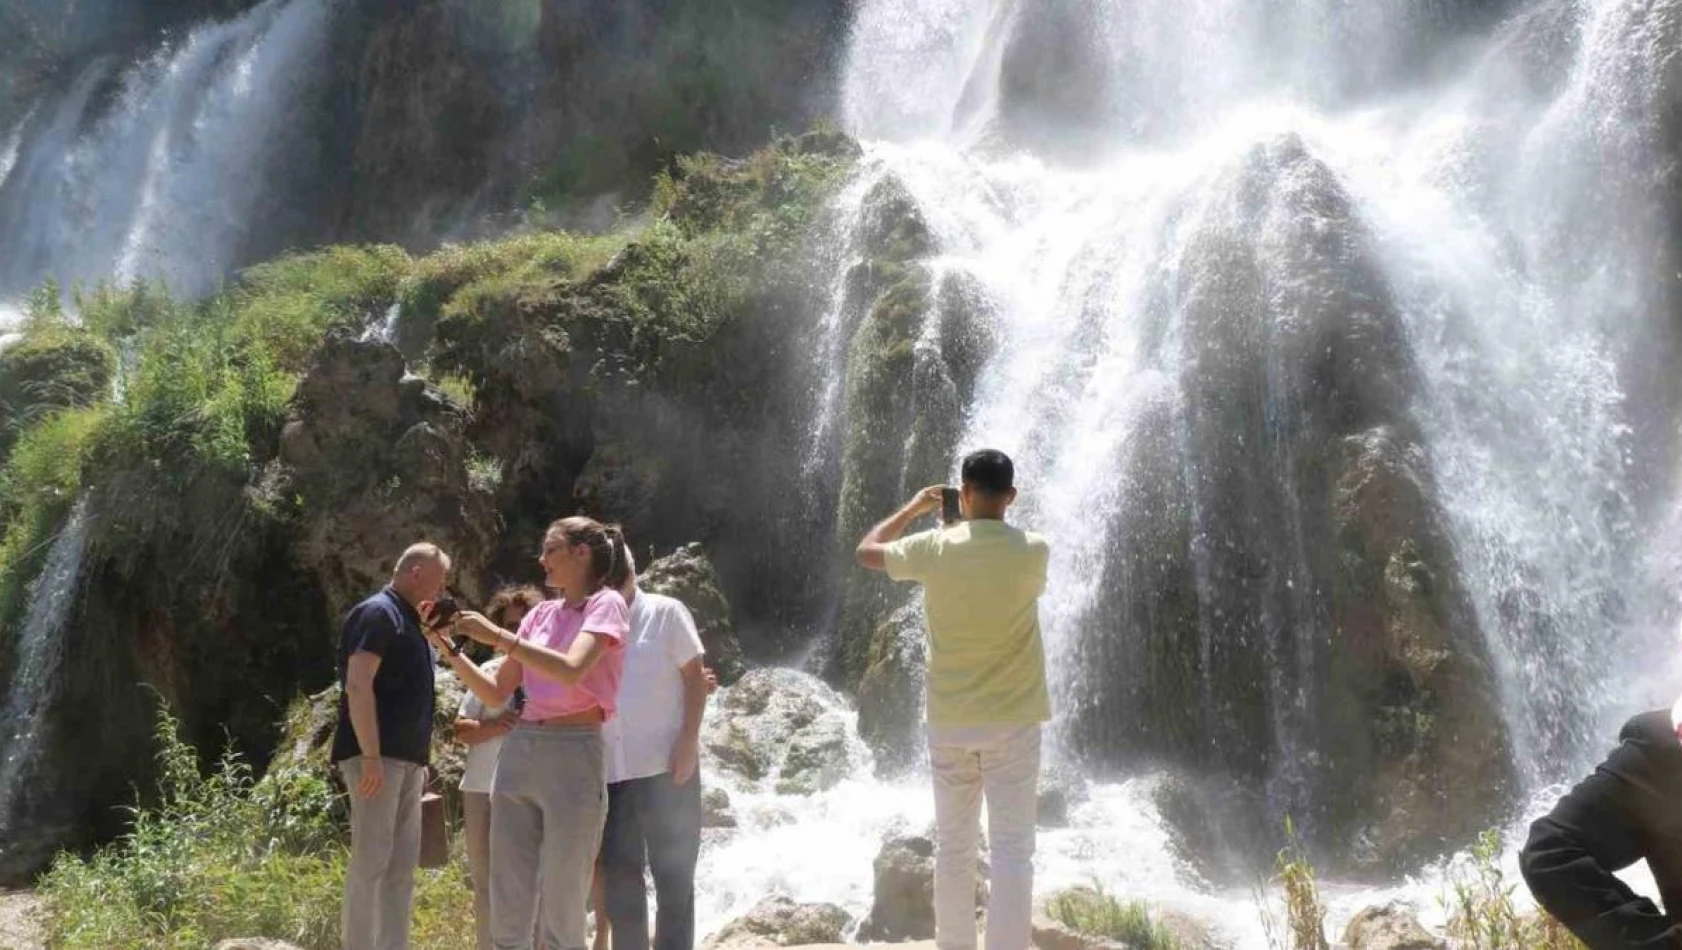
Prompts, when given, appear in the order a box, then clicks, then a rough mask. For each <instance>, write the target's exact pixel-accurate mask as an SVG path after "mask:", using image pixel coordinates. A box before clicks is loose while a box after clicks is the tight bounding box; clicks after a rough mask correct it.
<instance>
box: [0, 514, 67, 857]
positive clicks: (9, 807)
mask: <svg viewBox="0 0 1682 950" xmlns="http://www.w3.org/2000/svg"><path fill="white" fill-rule="evenodd" d="M87 537H88V525H87V510H86V503H85V502H77V503H76V507H75V508H73V509H71V512H70V516H69V517H68V518H67V519H66V520H65V523H64V527H63V528H61V529H60V530H59V533H58V535H57V537H55V538H54V539H53V542H52V546H51V547H50V548H48V550H47V558H46V563H45V564H44V565H43V566H42V568H41V573H40V575H39V576H38V577H36V579H35V581H34V582H33V584H32V586H31V587H30V590H29V602H28V605H27V607H26V609H25V611H24V617H23V625H22V627H21V635H20V636H19V638H18V642H17V644H16V647H15V650H16V652H15V654H14V656H15V659H14V666H13V671H12V675H11V677H10V679H9V680H8V682H7V686H6V698H5V706H4V710H3V712H0V724H3V725H0V729H3V730H4V731H3V732H0V840H4V835H3V832H4V831H5V829H6V827H7V825H9V824H10V823H11V822H12V821H14V820H17V819H18V818H19V817H20V816H19V815H17V814H15V813H14V812H15V810H16V809H15V807H14V802H13V798H14V796H15V795H16V794H17V792H18V790H19V788H20V787H21V786H20V784H19V783H20V781H25V780H27V778H28V770H29V769H30V768H32V767H33V766H34V765H35V764H36V762H37V760H38V759H39V756H40V752H41V748H40V741H41V734H40V729H41V727H42V726H43V724H44V723H45V721H46V720H45V717H44V713H45V712H46V709H47V706H48V704H49V703H50V702H51V701H52V696H53V690H54V689H55V687H56V685H57V683H58V682H59V678H60V669H61V667H62V666H63V664H64V660H65V649H64V639H65V638H64V624H65V621H66V620H67V619H68V618H69V616H70V610H71V608H72V607H73V606H75V602H76V601H75V597H76V588H77V585H78V584H80V583H81V579H82V560H83V555H84V553H85V550H86V547H87Z"/></svg>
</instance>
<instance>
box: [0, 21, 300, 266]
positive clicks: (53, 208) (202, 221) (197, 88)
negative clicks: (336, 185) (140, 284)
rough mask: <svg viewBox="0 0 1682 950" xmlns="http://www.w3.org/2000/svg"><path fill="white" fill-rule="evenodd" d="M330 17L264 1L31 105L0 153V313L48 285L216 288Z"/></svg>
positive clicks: (295, 124) (284, 137) (106, 64)
mask: <svg viewBox="0 0 1682 950" xmlns="http://www.w3.org/2000/svg"><path fill="white" fill-rule="evenodd" d="M329 8H330V5H329V4H328V3H326V2H324V0H267V2H265V3H262V4H261V5H259V6H257V7H255V8H253V9H252V10H250V11H249V12H247V13H245V14H244V15H242V16H240V17H239V18H237V19H234V20H230V21H227V22H225V23H213V24H210V25H206V26H203V27H200V28H198V29H196V30H194V31H193V32H191V33H189V34H187V35H186V36H185V37H184V38H183V39H181V40H180V41H179V42H175V43H169V44H166V45H165V46H163V47H162V48H160V49H159V50H158V51H157V52H156V53H155V54H154V55H152V56H151V57H149V58H148V59H146V60H144V61H141V62H138V63H136V64H134V65H133V66H131V67H128V68H127V69H124V70H121V71H119V70H118V69H117V68H116V66H115V65H114V64H113V63H112V62H111V61H109V60H97V61H95V62H92V63H90V64H88V65H87V66H85V67H84V68H83V70H82V73H81V75H80V76H79V77H78V78H77V79H76V81H75V82H74V83H73V84H71V85H70V87H69V88H68V90H67V91H66V92H64V94H63V95H62V96H61V97H60V98H58V99H57V100H56V101H49V102H43V103H38V104H37V105H36V106H35V107H34V108H33V109H32V110H31V111H30V113H29V115H28V117H27V118H25V119H24V120H23V122H22V123H21V124H20V125H19V126H18V127H17V128H16V129H15V130H9V131H10V137H9V139H7V140H6V141H5V142H3V143H0V146H4V150H3V151H0V247H4V248H5V253H4V255H3V256H0V299H3V298H7V297H12V298H17V297H22V296H23V295H25V294H27V293H28V292H29V291H31V290H32V289H34V288H35V287H36V286H37V285H39V284H40V283H41V282H42V281H44V280H47V279H49V278H50V279H54V280H57V281H58V282H59V284H60V285H61V286H65V287H68V286H71V285H73V284H75V283H78V282H81V283H89V284H91V283H94V282H98V281H102V280H112V279H114V280H117V281H119V282H123V283H127V282H132V281H134V280H136V279H140V278H144V279H149V280H155V281H163V282H165V283H166V284H168V286H169V287H170V288H171V289H172V290H173V291H176V292H178V293H180V294H183V295H187V296H197V295H200V294H203V293H204V292H206V291H208V290H210V289H212V288H214V287H215V286H216V284H217V282H218V281H220V280H221V279H222V278H223V276H224V275H225V274H226V273H227V272H228V270H229V269H230V268H231V267H232V266H234V265H235V264H236V263H237V261H236V260H234V259H233V256H234V255H237V254H239V253H240V252H239V247H240V245H241V242H242V241H243V240H244V239H245V238H246V237H247V236H248V234H249V232H250V230H251V229H253V228H255V227H259V226H261V222H260V221H258V220H254V219H255V218H256V217H257V216H256V215H255V214H254V211H255V209H256V208H257V207H258V206H259V201H260V200H261V199H262V198H263V197H264V195H265V193H266V190H267V189H268V187H269V186H270V185H271V184H272V182H271V179H272V178H273V176H274V175H275V174H276V173H277V170H280V169H283V168H284V167H285V165H284V161H285V159H286V157H287V155H288V154H289V149H291V148H295V147H297V145H298V144H299V139H300V138H301V137H300V136H298V135H296V134H295V132H296V130H297V129H299V128H303V126H302V125H301V124H300V123H299V120H300V118H301V117H302V116H305V115H308V114H309V110H312V109H313V108H314V106H315V103H314V101H313V100H312V99H311V97H310V96H309V95H307V92H308V90H309V88H310V87H311V84H312V83H313V82H314V81H315V80H316V78H317V77H319V76H320V74H321V71H322V70H321V62H320V55H321V54H322V53H323V52H324V50H325V40H326V36H327V30H326V27H327V22H328V17H329V13H330V10H329Z"/></svg>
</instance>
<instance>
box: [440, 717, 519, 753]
mask: <svg viewBox="0 0 1682 950" xmlns="http://www.w3.org/2000/svg"><path fill="white" fill-rule="evenodd" d="M519 720H520V716H519V714H518V713H516V712H514V711H513V710H509V711H507V712H505V713H503V714H502V715H500V716H498V717H496V718H495V719H469V718H467V717H466V716H463V717H461V718H459V719H457V720H456V722H455V737H456V741H457V742H460V743H462V744H463V745H478V744H479V743H481V742H489V741H490V740H492V739H496V738H498V737H501V736H505V735H508V733H509V732H512V731H513V729H514V725H515V724H516V723H518V722H519Z"/></svg>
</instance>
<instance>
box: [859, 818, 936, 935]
mask: <svg viewBox="0 0 1682 950" xmlns="http://www.w3.org/2000/svg"><path fill="white" fill-rule="evenodd" d="M874 872H875V881H876V889H875V892H874V893H875V896H874V897H873V898H872V902H871V905H870V916H869V917H867V918H865V921H864V925H863V926H862V927H861V928H860V929H859V937H860V939H863V940H870V941H880V942H887V943H892V942H898V941H903V940H928V939H930V938H932V937H933V936H934V842H933V841H930V840H929V839H928V838H923V837H893V838H889V839H888V840H887V841H884V842H883V843H882V850H881V851H880V852H878V853H877V855H876V861H875V865H874Z"/></svg>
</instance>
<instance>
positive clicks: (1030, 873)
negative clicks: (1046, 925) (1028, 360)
mask: <svg viewBox="0 0 1682 950" xmlns="http://www.w3.org/2000/svg"><path fill="white" fill-rule="evenodd" d="M960 471H961V476H962V479H963V487H962V489H961V494H960V500H961V509H962V512H963V520H961V521H958V522H956V523H954V524H950V525H946V526H943V527H941V528H937V529H934V530H932V531H924V532H922V533H921V534H914V535H911V536H910V537H901V536H902V535H903V534H905V529H906V527H907V526H909V525H910V524H911V522H913V521H915V520H916V519H917V518H918V517H920V516H922V515H924V514H929V513H932V512H936V511H939V510H940V495H941V486H938V485H936V486H934V487H931V488H925V489H923V490H922V491H921V492H919V493H918V494H917V496H916V497H914V498H912V499H911V501H909V502H907V503H906V505H905V507H903V508H901V509H900V510H899V511H898V512H896V513H894V515H893V516H892V517H890V518H888V519H887V520H886V521H883V522H882V523H881V524H878V525H877V526H876V527H874V528H871V529H870V532H869V533H868V534H866V535H865V536H864V540H862V541H860V542H859V546H858V560H859V563H860V564H862V565H863V566H865V567H867V568H869V569H871V570H875V571H886V572H887V573H888V576H889V577H892V578H893V579H894V580H897V581H915V582H917V583H919V584H922V585H923V595H924V599H923V603H924V610H925V613H926V614H927V617H928V624H929V670H928V723H929V765H930V771H931V772H932V773H933V776H934V812H935V863H934V912H935V943H936V945H937V946H938V947H939V948H940V950H973V948H974V947H975V879H974V874H975V865H976V848H977V844H978V842H977V834H978V832H979V830H980V818H981V802H982V799H983V797H985V798H986V801H987V831H988V838H989V840H990V841H991V842H992V890H991V894H990V896H989V897H988V900H987V947H986V950H1027V947H1028V941H1029V937H1030V933H1031V926H1030V919H1031V914H1032V908H1033V891H1034V866H1033V858H1034V826H1035V820H1036V818H1037V815H1036V813H1035V812H1036V809H1037V805H1038V785H1039V773H1040V724H1041V723H1043V722H1045V721H1046V720H1047V719H1049V718H1051V703H1050V701H1049V700H1048V699H1047V696H1046V687H1045V650H1044V648H1043V646H1042V645H1041V643H1040V624H1039V597H1040V594H1041V593H1043V592H1044V591H1045V575H1046V563H1047V560H1048V559H1049V556H1050V549H1049V548H1048V547H1047V545H1046V543H1045V540H1044V539H1043V538H1041V537H1039V536H1038V535H1035V534H1032V533H1030V532H1026V531H1023V530H1021V529H1020V528H1014V527H1011V526H1010V525H1008V524H1006V523H1005V520H1004V517H1005V511H1006V510H1007V509H1009V508H1010V506H1011V504H1012V503H1013V502H1014V501H1016V485H1015V466H1014V465H1013V464H1012V463H1011V461H1010V459H1009V457H1007V456H1006V455H1005V454H1004V453H1003V452H998V451H994V450H992V449H983V450H982V451H979V452H975V453H972V454H971V455H969V456H967V457H966V458H965V459H964V461H963V465H962V467H961V470H960Z"/></svg>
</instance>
